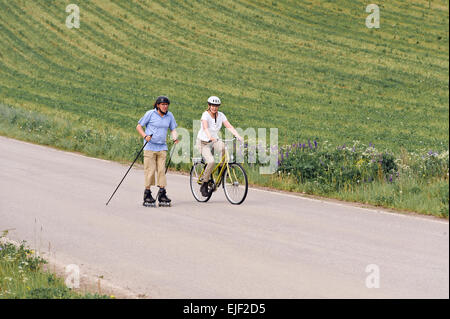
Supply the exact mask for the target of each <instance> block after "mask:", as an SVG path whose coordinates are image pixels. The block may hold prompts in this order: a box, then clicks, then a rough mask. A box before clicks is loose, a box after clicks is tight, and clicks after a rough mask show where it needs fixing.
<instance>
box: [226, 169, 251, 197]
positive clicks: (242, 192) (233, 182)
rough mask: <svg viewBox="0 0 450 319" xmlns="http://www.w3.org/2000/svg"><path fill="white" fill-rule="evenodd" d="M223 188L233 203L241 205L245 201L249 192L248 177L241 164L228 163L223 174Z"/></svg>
mask: <svg viewBox="0 0 450 319" xmlns="http://www.w3.org/2000/svg"><path fill="white" fill-rule="evenodd" d="M223 190H224V192H225V196H226V198H227V199H228V201H229V202H230V203H231V204H233V205H240V204H242V203H243V202H244V200H245V198H246V197H247V192H248V179H247V173H245V170H244V168H243V167H242V166H241V164H238V163H231V164H228V169H227V170H226V171H225V173H224V176H223Z"/></svg>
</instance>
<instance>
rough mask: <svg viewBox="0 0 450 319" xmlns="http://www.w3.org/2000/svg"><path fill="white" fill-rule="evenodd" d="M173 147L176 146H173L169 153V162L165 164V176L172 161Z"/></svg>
mask: <svg viewBox="0 0 450 319" xmlns="http://www.w3.org/2000/svg"><path fill="white" fill-rule="evenodd" d="M175 146H177V144H173V146H172V150H171V151H170V155H169V162H168V163H167V166H166V172H165V174H167V170H168V169H169V165H170V161H171V160H172V154H173V151H174V150H175Z"/></svg>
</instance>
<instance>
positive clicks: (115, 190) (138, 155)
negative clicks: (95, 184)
mask: <svg viewBox="0 0 450 319" xmlns="http://www.w3.org/2000/svg"><path fill="white" fill-rule="evenodd" d="M147 143H148V141H145V144H144V146H142V148H141V150H140V151H139V153H138V155H137V156H136V158H135V159H134V161H133V163H131V165H130V168H129V169H128V171H127V172H126V173H125V176H124V177H123V178H122V180H121V181H120V183H119V185H117V187H116V190H115V191H114V193H112V195H111V197H110V198H109V200H108V202H107V203H106V206H108V204H109V201H110V200H111V198H113V196H114V194H115V193H116V192H117V190H118V189H119V186H120V184H122V182H123V180H124V179H125V177H126V176H127V174H128V172H129V171H130V169H131V167H133V165H134V163H135V162H136V160H137V159H138V157H139V155H141V153H142V150H143V149H144V147H145V145H147Z"/></svg>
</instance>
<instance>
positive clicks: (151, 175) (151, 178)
mask: <svg viewBox="0 0 450 319" xmlns="http://www.w3.org/2000/svg"><path fill="white" fill-rule="evenodd" d="M166 157H167V151H158V152H154V151H146V150H144V171H145V188H150V186H153V185H158V186H159V187H166V186H167V181H166ZM155 175H156V176H157V179H158V184H156V183H155Z"/></svg>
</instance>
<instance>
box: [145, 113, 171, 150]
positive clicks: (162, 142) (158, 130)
mask: <svg viewBox="0 0 450 319" xmlns="http://www.w3.org/2000/svg"><path fill="white" fill-rule="evenodd" d="M138 123H139V124H141V125H142V126H145V134H146V135H152V138H151V139H150V142H148V143H147V145H146V146H145V148H144V150H146V151H155V152H158V151H167V150H168V148H167V144H166V138H167V129H169V128H170V130H171V131H172V130H174V129H175V128H176V127H177V122H175V118H174V116H173V114H172V113H171V112H167V114H166V115H164V116H161V115H159V113H158V111H157V110H156V109H153V110H150V111H148V112H147V113H145V115H144V116H143V117H142V118H141V119H140V120H139V122H138ZM144 143H145V139H144Z"/></svg>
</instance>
